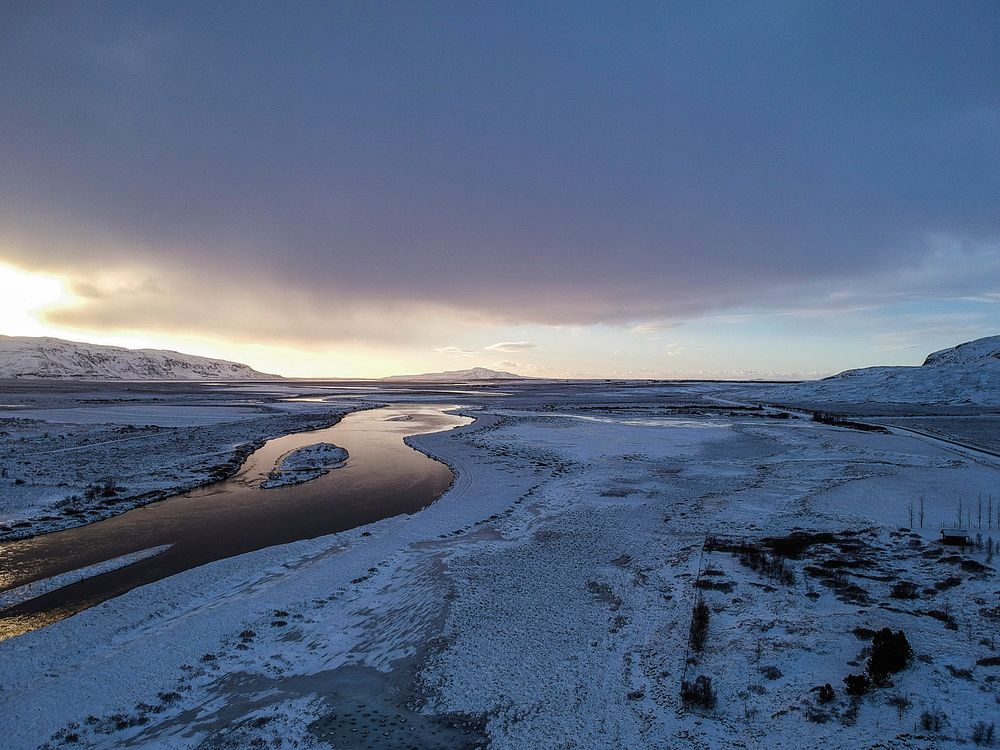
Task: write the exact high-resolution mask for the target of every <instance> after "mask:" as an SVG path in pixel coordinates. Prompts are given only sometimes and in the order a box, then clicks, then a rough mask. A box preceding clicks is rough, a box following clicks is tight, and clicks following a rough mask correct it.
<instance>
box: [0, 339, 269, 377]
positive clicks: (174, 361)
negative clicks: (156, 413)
mask: <svg viewBox="0 0 1000 750" xmlns="http://www.w3.org/2000/svg"><path fill="white" fill-rule="evenodd" d="M278 377H279V376H278V375H267V374H265V373H262V372H257V371H256V370H254V369H253V368H251V367H249V366H248V365H242V364H239V363H238V362H227V361H225V360H222V359H209V358H208V357H196V356H194V355H193V354H181V353H180V352H171V351H163V350H160V349H125V348H123V347H120V346H100V345H98V344H82V343H79V342H76V341H64V340H63V339H54V338H47V337H33V336H0V378H73V379H78V380H273V379H277V378H278Z"/></svg>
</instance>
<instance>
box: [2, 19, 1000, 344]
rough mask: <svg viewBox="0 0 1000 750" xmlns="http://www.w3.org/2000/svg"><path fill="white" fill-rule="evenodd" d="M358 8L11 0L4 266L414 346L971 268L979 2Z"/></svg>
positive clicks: (814, 303)
mask: <svg viewBox="0 0 1000 750" xmlns="http://www.w3.org/2000/svg"><path fill="white" fill-rule="evenodd" d="M383 12H384V11H382V10H380V8H379V7H378V6H365V7H364V8H363V9H362V10H360V11H359V10H357V9H354V8H353V7H350V8H349V7H348V6H345V5H343V4H335V3H334V4H328V5H326V6H324V7H322V8H321V9H319V10H317V11H316V12H315V13H311V14H309V18H308V19H305V18H303V17H302V15H301V14H296V13H285V12H282V11H281V10H280V9H278V8H276V7H275V8H273V9H272V10H268V9H266V8H265V9H256V10H255V12H252V13H246V14H242V15H240V16H238V17H227V18H225V19H224V20H223V19H222V18H221V17H220V16H219V15H218V14H217V13H214V12H213V11H212V10H211V8H209V7H208V6H204V7H199V8H196V9H194V10H191V9H184V10H183V11H182V10H181V9H180V8H179V7H176V6H171V5H170V4H146V5H143V6H142V7H141V8H138V9H137V10H136V11H135V12H134V13H128V14H120V13H117V12H115V9H114V8H113V6H110V5H107V6H99V7H96V8H94V7H90V6H87V7H86V8H84V7H83V6H78V5H74V4H60V5H58V6H56V7H50V6H47V5H46V6H44V7H42V6H39V9H38V10H37V11H36V10H35V6H34V5H32V4H26V5H25V6H24V7H23V8H21V9H20V10H19V11H18V12H17V13H15V14H13V16H12V18H11V19H10V22H9V23H8V24H7V25H6V27H5V30H4V31H2V32H0V43H2V45H3V49H4V63H5V71H7V74H5V75H4V76H3V77H2V78H0V98H2V100H3V101H16V102H18V106H17V107H15V108H8V110H9V111H6V112H5V117H6V122H5V125H6V127H5V128H3V131H2V133H0V159H2V160H3V163H4V179H3V180H2V181H0V237H2V238H3V241H2V242H3V244H2V245H0V260H6V261H9V262H13V263H15V264H17V265H18V266H19V267H24V268H26V269H37V270H47V271H52V272H58V273H59V274H60V275H62V276H65V277H66V278H69V279H70V280H73V281H75V285H76V286H77V288H78V289H79V291H80V292H81V299H80V301H79V304H78V305H77V306H76V307H74V308H72V309H69V308H67V309H65V310H62V311H54V312H53V313H52V314H51V315H52V317H53V319H54V320H57V321H58V322H60V323H61V324H64V325H67V326H77V327H81V328H82V327H85V326H90V327H94V328H101V329H103V330H118V329H128V328H138V327H141V328H143V329H144V330H163V331H186V332H190V333H194V334H205V335H208V334H211V335H224V336H227V337H231V338H236V339H246V340H261V339H266V340H268V341H272V342H274V341H278V342H283V341H289V340H294V341H301V342H314V343H324V342H339V341H352V340H358V341H367V342H375V343H384V344H395V343H399V342H407V343H411V344H414V345H416V346H420V347H423V350H424V351H430V350H431V349H432V347H433V345H434V343H435V342H437V341H441V340H469V339H467V338H461V339H458V338H457V335H458V334H457V333H455V331H456V329H457V328H474V327H478V328H479V330H480V333H481V331H482V327H484V326H510V325H545V326H557V325H558V326H593V325H598V324H607V325H615V326H630V325H631V326H632V330H633V331H634V332H635V333H637V334H642V333H654V332H656V331H659V330H663V329H665V328H668V327H671V326H673V325H676V324H677V323H678V322H682V321H685V320H690V319H692V318H698V317H704V316H711V315H720V314H726V313H728V312H729V311H733V310H741V311H746V310H753V311H760V310H769V311H775V312H777V311H782V310H786V311H791V312H796V311H797V314H798V315H800V316H802V317H806V316H812V317H819V316H822V315H824V314H827V312H828V311H831V310H832V311H834V313H835V312H836V311H837V310H839V309H841V308H843V307H844V305H845V304H847V303H845V302H844V301H843V299H841V298H839V297H838V296H837V295H838V294H840V295H843V294H845V293H847V294H848V296H849V297H850V298H851V299H852V302H851V304H852V305H855V306H858V305H860V306H868V307H878V306H882V305H885V304H887V303H891V302H896V301H901V300H907V299H939V298H943V297H949V298H959V297H961V298H966V299H992V298H995V295H996V294H997V293H998V289H997V282H996V279H997V278H1000V273H998V269H1000V266H998V263H997V256H996V250H995V248H996V244H997V240H998V238H1000V213H998V212H997V211H996V205H995V203H996V201H995V196H996V194H997V183H996V175H997V174H1000V148H998V145H1000V144H998V141H997V133H998V132H1000V129H998V128H997V123H998V118H1000V114H998V110H997V108H996V106H995V85H996V84H995V71H996V69H997V65H998V54H1000V53H998V51H997V48H996V46H995V45H993V44H992V42H991V39H990V37H989V34H988V32H987V30H989V29H995V28H996V27H997V24H998V23H1000V7H998V6H997V5H996V4H989V3H987V4H983V5H972V4H968V5H963V7H962V8H961V9H958V10H956V9H954V8H952V7H946V6H945V5H940V6H928V7H925V8H923V9H922V11H921V13H917V14H913V17H912V18H910V19H908V22H907V24H905V25H903V26H900V24H899V23H898V19H897V18H895V15H896V13H897V11H896V10H895V9H894V8H892V7H891V6H888V5H879V4H867V5H859V6H856V7H854V8H852V9H848V10H845V11H844V12H840V13H829V12H828V11H827V10H826V9H824V8H823V7H821V6H805V7H799V6H792V5H783V4H777V5H774V4H753V3H750V4H745V5H742V6H740V8H739V10H738V11H736V12H734V11H733V9H732V8H730V7H722V6H715V5H711V4H697V3H695V4H687V5H685V4H669V5H657V4H653V5H651V6H648V7H642V6H638V7H636V8H634V9H632V10H631V11H630V12H629V13H621V12H620V10H619V9H617V8H614V7H612V6H611V5H601V4H597V5H589V6H587V7H586V8H583V9H581V10H580V11H579V12H578V13H576V14H574V20H573V24H571V25H570V27H567V26H566V24H565V22H564V21H565V19H564V18H562V17H561V15H560V10H559V9H558V8H557V7H556V6H546V5H544V4H541V5H532V4H528V5H524V6H520V7H514V8H505V9H504V13H503V17H502V18H499V17H497V14H499V12H500V11H499V10H497V9H495V8H493V7H491V6H489V5H482V6H476V7H475V8H474V9H472V10H470V11H469V12H468V13H465V14H463V15H462V16H461V17H460V18H455V17H453V14H450V12H449V11H447V10H446V9H444V8H443V7H442V8H440V9H438V8H436V7H430V6H427V5H423V4H410V5H404V6H400V7H394V8H393V11H392V12H393V18H392V22H391V23H388V22H386V18H385V17H383ZM443 21H447V22H443ZM261 28H267V29H270V30H271V32H272V33H270V34H268V35H266V36H262V35H261V34H260V29H261ZM885 28H893V29H894V30H895V33H893V34H891V35H886V34H884V31H883V30H884V29H885ZM637 29H641V30H642V31H641V33H637ZM289 38H294V39H296V44H295V45H286V44H284V43H283V42H282V40H285V39H289ZM220 50H223V51H224V52H225V54H220ZM845 50H847V51H845ZM512 59H516V60H517V61H518V64H517V65H511V62H510V61H511V60H512ZM914 59H919V60H921V61H923V64H921V65H920V66H916V67H915V66H914V65H913V60H914ZM456 61H459V62H460V64H456ZM206 70H210V71H211V72H212V74H211V75H205V71H206ZM595 70H596V71H598V72H599V74H596V75H595ZM528 71H530V72H528ZM526 113H530V116H529V115H528V114H526ZM990 248H993V249H992V250H991V249H990ZM98 271H100V272H101V273H102V274H104V273H106V274H107V275H109V276H120V277H122V278H125V279H128V280H129V281H128V283H121V284H114V283H111V282H110V281H109V282H107V283H99V282H95V281H93V279H92V277H94V276H95V274H97V272H98ZM97 275H101V274H97ZM85 280H86V283H87V284H89V285H90V286H89V287H88V286H85ZM463 333H464V331H463ZM481 335H482V336H483V337H484V338H485V336H490V339H487V340H492V338H493V337H494V336H495V337H496V338H501V337H506V336H517V335H519V334H516V333H506V334H505V333H499V332H497V333H481ZM528 335H530V334H528ZM451 336H456V339H451V338H450V337H451ZM527 343H528V342H505V341H501V342H500V343H498V344H494V345H492V346H491V347H487V351H497V352H502V351H510V352H515V351H524V349H519V348H496V347H509V346H518V345H524V344H527ZM450 353H453V354H456V355H459V353H458V352H450ZM461 356H468V355H461Z"/></svg>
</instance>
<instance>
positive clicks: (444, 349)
mask: <svg viewBox="0 0 1000 750" xmlns="http://www.w3.org/2000/svg"><path fill="white" fill-rule="evenodd" d="M434 351H435V352H437V353H438V354H454V355H456V356H459V357H478V356H479V352H477V351H473V350H472V349H462V348H461V347H459V346H435V347H434Z"/></svg>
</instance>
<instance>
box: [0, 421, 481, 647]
mask: <svg viewBox="0 0 1000 750" xmlns="http://www.w3.org/2000/svg"><path fill="white" fill-rule="evenodd" d="M451 408H453V407H448V406H441V405H437V404H409V405H407V404H402V405H394V406H389V407H385V408H380V409H372V410H368V411H360V412H354V413H352V414H348V415H347V416H345V417H344V418H343V419H342V420H341V421H340V422H338V423H337V424H336V425H334V426H333V427H328V428H326V429H322V430H314V431H310V432H301V433H295V434H292V435H286V436H283V437H280V438H275V439H274V440H270V441H268V442H267V443H266V444H265V445H264V446H262V447H261V448H260V449H259V450H257V451H255V452H254V453H253V454H251V455H250V456H249V458H247V460H246V462H245V463H244V464H243V466H242V467H241V468H240V470H239V472H238V473H237V474H235V475H234V476H232V477H230V478H229V479H226V480H223V481H221V482H216V483H214V484H210V485H206V486H204V487H202V488H199V489H197V490H193V491H191V492H187V493H184V494H181V495H176V496H174V497H170V498H167V499H165V500H160V501H158V502H155V503H151V504H150V505H146V506H144V507H141V508H136V509H135V510H131V511H128V512H126V513H123V514H122V515H120V516H115V517H114V518H109V519H107V520H104V521H99V522H96V523H92V524H88V525H86V526H80V527H77V528H74V529H67V530H65V531H57V532H53V533H51V534H43V535H40V536H37V537H33V538H31V539H24V540H19V541H15V542H9V543H5V544H0V582H2V584H0V585H2V588H3V589H4V590H11V589H15V588H17V587H20V586H23V585H25V584H27V583H31V582H33V581H39V580H41V579H45V578H49V577H51V576H56V575H60V574H64V573H67V572H70V571H75V570H78V569H80V568H83V567H86V566H89V565H94V564H97V563H102V562H104V561H107V560H111V559H113V558H116V557H121V556H123V555H129V554H132V553H136V552H139V551H142V550H148V549H150V548H154V547H159V546H162V545H171V546H170V548H169V549H168V550H167V551H165V552H163V553H161V554H158V555H156V556H153V557H148V558H146V559H144V560H141V561H139V562H136V563H133V564H131V565H128V566H125V567H121V568H118V569H117V570H113V571H110V572H107V573H103V574H100V575H96V576H93V577H90V578H86V579H85V580H82V581H79V582H76V583H72V584H70V585H67V586H64V587H63V588H59V589H57V590H54V591H51V592H49V593H46V594H43V595H41V596H38V597H36V598H33V599H30V600H28V601H25V602H23V603H20V604H17V605H15V606H13V607H9V608H8V609H5V610H3V611H2V612H0V639H3V638H9V637H12V636H15V635H19V634H21V633H24V632H27V631H29V630H34V629H36V628H39V627H42V626H44V625H47V624H49V623H51V622H55V621H57V620H60V619H63V618H64V617H68V616H70V615H72V614H75V613H77V612H80V611H82V610H84V609H86V608H88V607H91V606H93V605H95V604H98V603H99V602H102V601H105V600H107V599H110V598H112V597H115V596H118V595H120V594H123V593H125V592H126V591H129V590H131V589H133V588H135V587H137V586H142V585H144V584H147V583H151V582H153V581H157V580H159V579H161V578H165V577H167V576H170V575H173V574H175V573H179V572H181V571H183V570H188V569H189V568H194V567H197V566H199V565H204V564H205V563H208V562H212V561H213V560H221V559H223V558H226V557H232V556H234V555H239V554H242V553H245V552H250V551H253V550H256V549H261V548H263V547H269V546H272V545H276V544H284V543H287V542H293V541H297V540H300V539H310V538H313V537H317V536H322V535H324V534H331V533H334V532H337V531H344V530H346V529H351V528H354V527H357V526H362V525H364V524H368V523H372V522H373V521H378V520H380V519H382V518H388V517H390V516H395V515H399V514H401V513H414V512H416V511H418V510H420V509H421V508H424V507H426V506H427V505H429V504H431V503H432V502H434V501H435V500H437V499H438V498H439V497H440V496H441V495H442V494H443V493H444V492H445V490H447V489H448V486H449V485H450V484H451V481H452V478H453V477H452V473H451V470H450V469H449V468H448V467H447V466H445V465H444V464H442V463H441V462H439V461H436V460H434V459H432V458H430V457H428V456H426V455H424V454H423V453H420V452H419V451H417V450H414V449H413V448H411V447H409V446H408V445H406V444H405V443H404V442H403V439H404V438H405V437H408V436H410V435H420V434H425V433H429V432H439V431H442V430H448V429H452V428H454V427H458V426H461V425H464V424H468V423H469V422H471V421H472V420H470V419H468V418H467V417H461V416H458V415H455V414H451V413H449V412H448V410H449V409H451ZM320 442H328V443H335V444H336V445H339V446H341V447H342V448H345V449H347V451H348V453H349V454H350V457H349V458H348V460H347V462H346V463H345V464H344V465H343V466H342V467H340V468H337V469H333V470H332V471H330V472H329V473H327V474H325V475H323V476H321V477H319V478H318V479H314V480H312V481H310V482H306V483H304V484H298V485H292V486H288V487H278V488H272V489H261V488H260V486H259V484H260V482H261V481H262V480H263V479H264V478H265V477H266V476H267V474H268V472H269V471H271V470H272V469H273V468H274V467H275V465H276V464H277V463H278V461H279V460H280V458H281V457H282V456H284V455H285V454H287V453H288V452H289V451H292V450H295V449H296V448H300V447H303V446H306V445H312V444H314V443H320Z"/></svg>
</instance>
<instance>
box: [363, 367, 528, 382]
mask: <svg viewBox="0 0 1000 750" xmlns="http://www.w3.org/2000/svg"><path fill="white" fill-rule="evenodd" d="M382 380H399V381H417V382H424V383H465V382H469V381H471V380H528V378H526V377H525V376H524V375H515V374H514V373H512V372H504V371H503V370H490V369H489V368H486V367H473V368H471V369H469V370H447V371H446V372H425V373H421V374H420V375H390V376H389V377H387V378H382Z"/></svg>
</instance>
